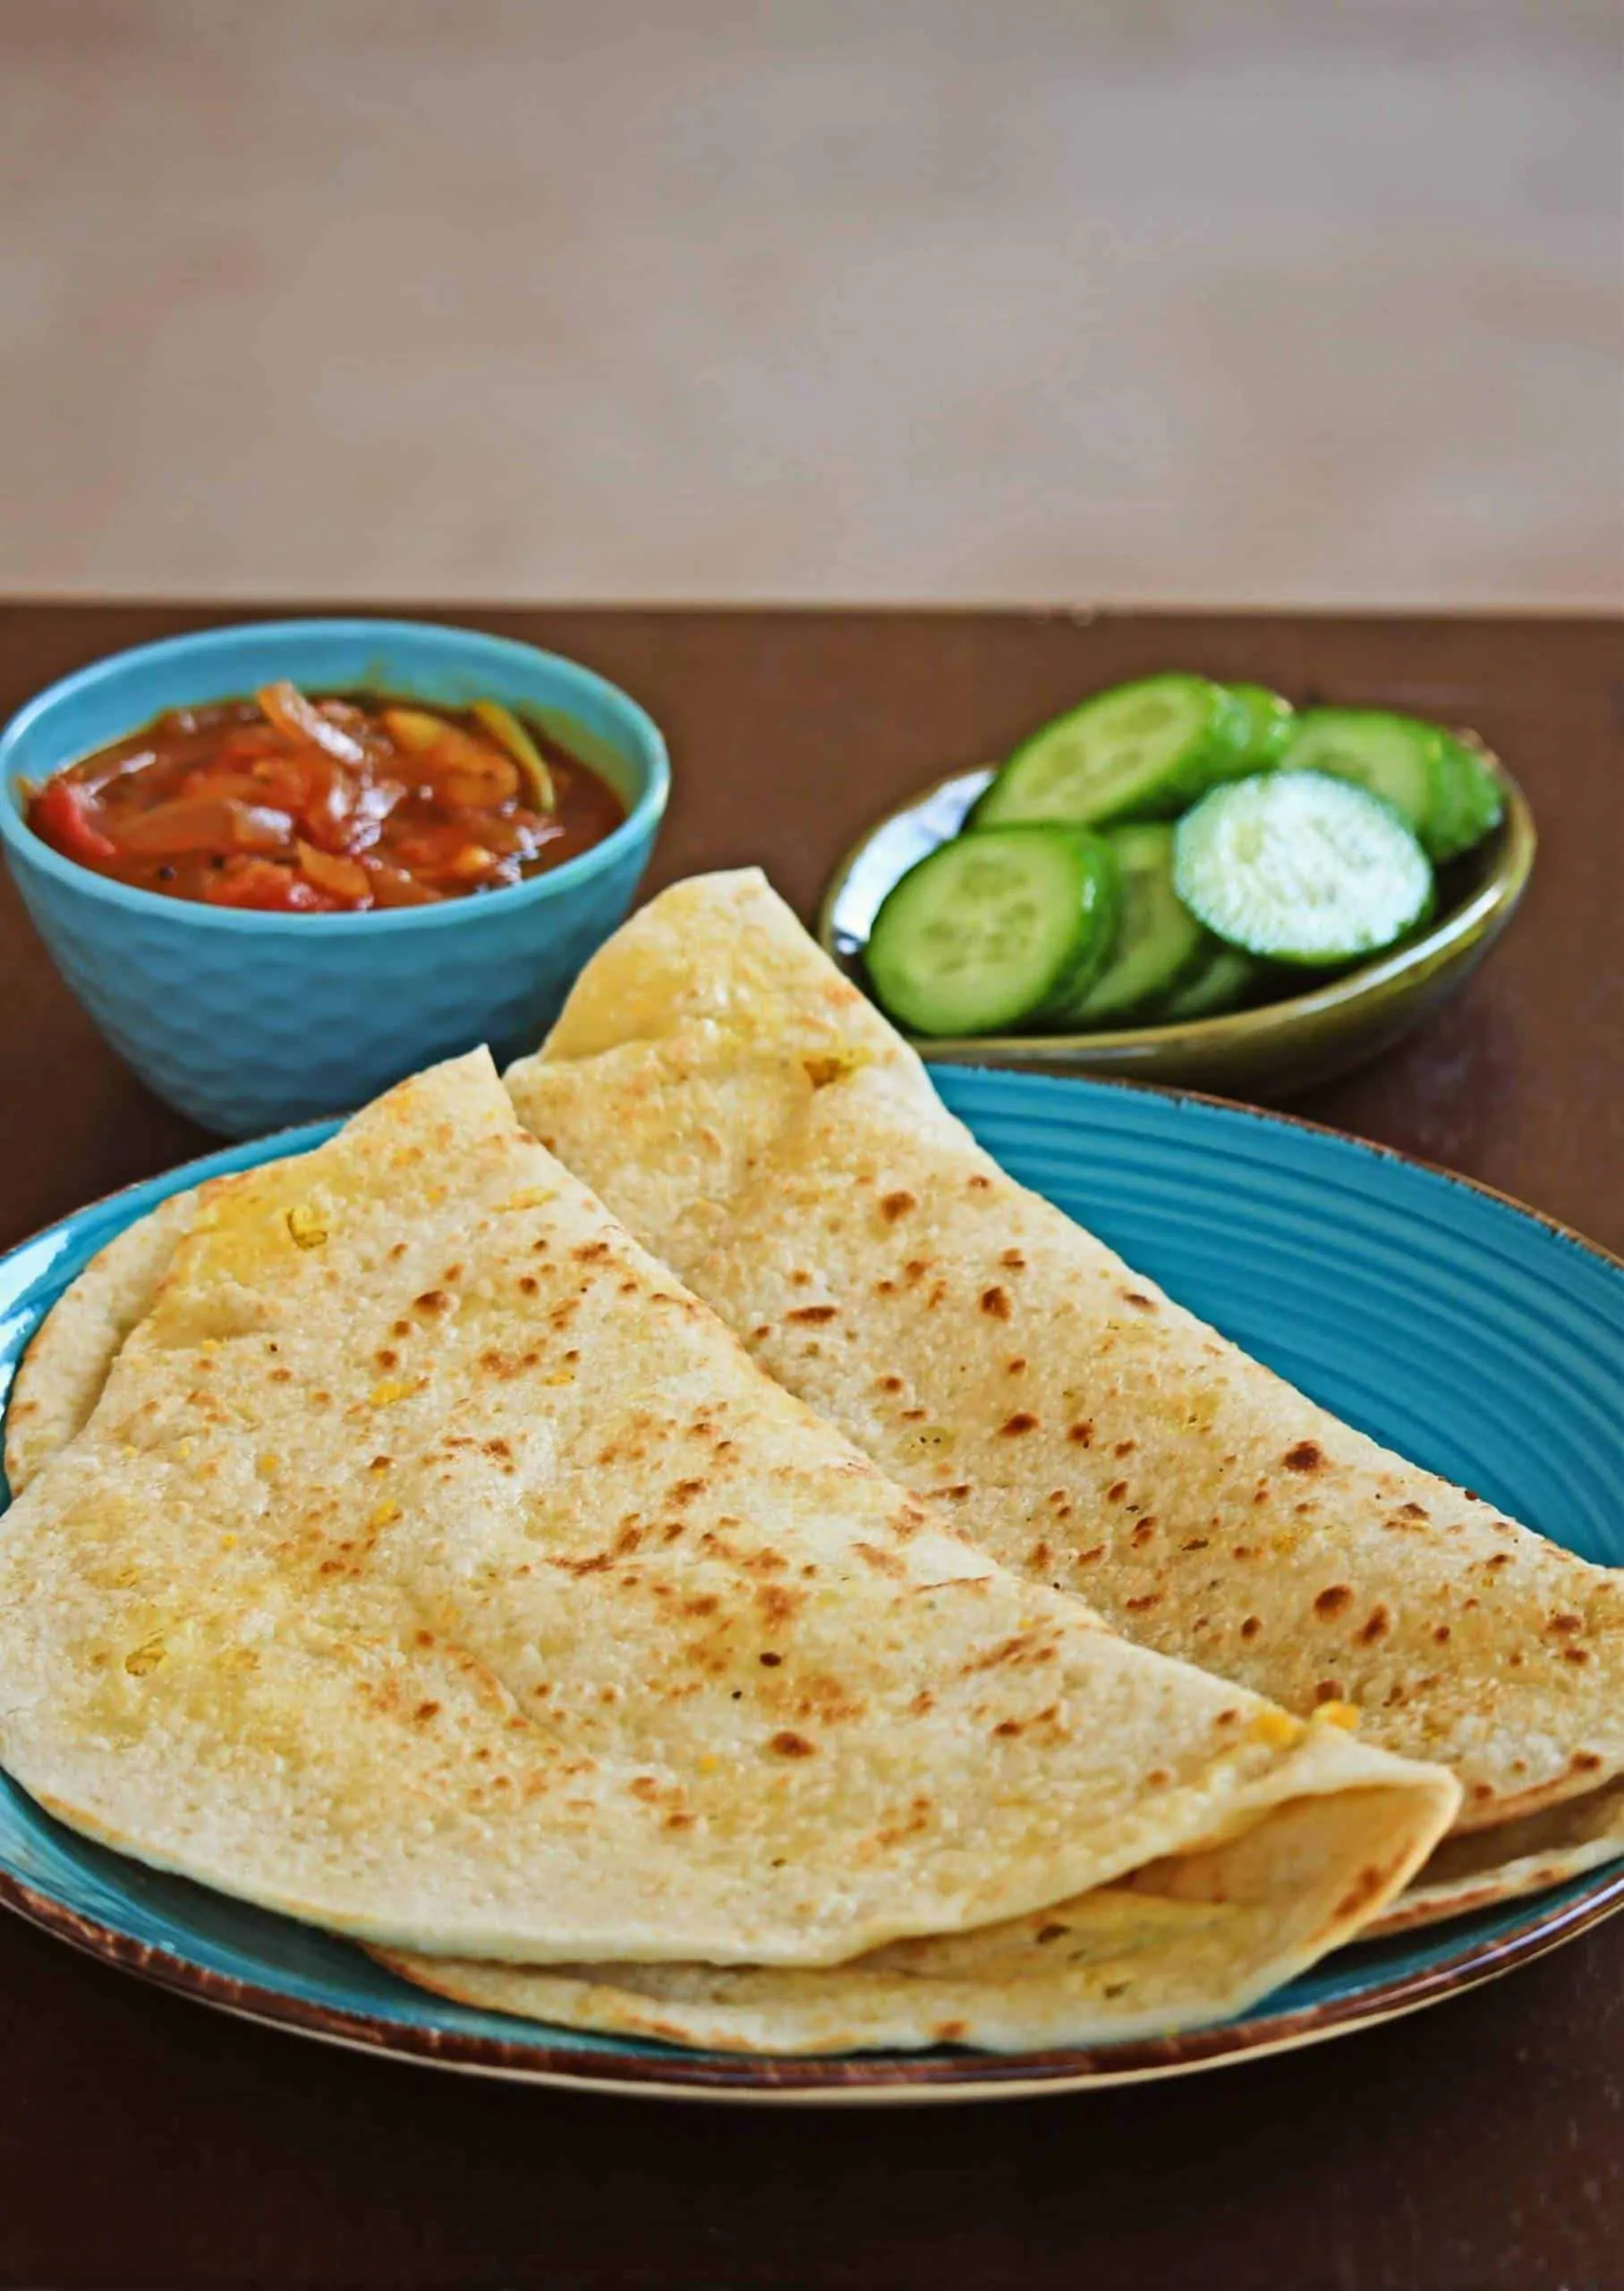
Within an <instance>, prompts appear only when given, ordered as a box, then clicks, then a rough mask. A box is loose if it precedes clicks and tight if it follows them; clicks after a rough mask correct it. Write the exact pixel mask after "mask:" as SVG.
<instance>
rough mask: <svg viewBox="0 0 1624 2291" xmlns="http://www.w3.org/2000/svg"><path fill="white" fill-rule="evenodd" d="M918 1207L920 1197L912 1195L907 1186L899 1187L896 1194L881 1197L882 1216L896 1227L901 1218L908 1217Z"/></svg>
mask: <svg viewBox="0 0 1624 2291" xmlns="http://www.w3.org/2000/svg"><path fill="white" fill-rule="evenodd" d="M918 1206H919V1198H918V1196H917V1195H916V1194H912V1193H910V1192H909V1191H908V1189H907V1188H906V1186H898V1187H897V1190H896V1192H895V1193H882V1194H881V1195H880V1215H881V1216H882V1217H883V1218H884V1219H885V1220H886V1222H887V1223H888V1224H891V1225H894V1224H895V1223H896V1222H897V1219H898V1218H899V1217H906V1215H907V1214H908V1212H909V1210H910V1209H917V1208H918Z"/></svg>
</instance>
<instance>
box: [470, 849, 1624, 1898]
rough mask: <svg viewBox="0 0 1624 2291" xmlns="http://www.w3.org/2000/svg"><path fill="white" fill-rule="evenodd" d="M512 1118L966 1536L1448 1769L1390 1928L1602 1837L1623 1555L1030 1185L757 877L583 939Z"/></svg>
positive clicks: (1614, 1794)
mask: <svg viewBox="0 0 1624 2291" xmlns="http://www.w3.org/2000/svg"><path fill="white" fill-rule="evenodd" d="M507 1080H508V1086H509V1088H510V1089H511V1091H512V1093H513V1096H514V1103H515V1104H516V1105H517V1107H518V1109H519V1112H520V1115H521V1117H522V1119H523V1120H525V1121H526V1122H527V1123H528V1124H529V1125H530V1127H531V1128H532V1129H534V1130H535V1131H536V1132H537V1134H538V1135H539V1136H540V1137H543V1138H544V1139H546V1140H547V1141H548V1144H549V1145H551V1146H552V1147H553V1148H554V1150H555V1151H556V1152H557V1154H558V1155H559V1156H560V1158H561V1159H562V1160H563V1161H564V1162H565V1163H567V1164H568V1166H569V1167H570V1168H572V1169H573V1170H574V1171H577V1172H578V1173H579V1174H580V1175H581V1176H582V1177H583V1178H584V1179H585V1180H587V1182H588V1183H589V1184H590V1185H591V1186H592V1187H594V1188H596V1189H597V1190H598V1191H599V1193H600V1194H601V1195H602V1196H603V1197H604V1199H605V1200H606V1201H607V1202H608V1204H609V1205H610V1206H611V1208H613V1209H614V1211H615V1212H616V1214H617V1215H618V1216H620V1217H622V1218H623V1219H624V1220H625V1222H626V1223H627V1225H628V1226H630V1228H631V1230H632V1231H633V1232H634V1233H636V1234H637V1235H638V1237H639V1239H642V1241H643V1242H644V1243H645V1244H646V1245H647V1246H648V1247H649V1248H650V1249H652V1250H653V1251H654V1252H655V1253H656V1254H657V1255H658V1256H660V1257H662V1258H663V1259H664V1260H665V1262H666V1263H667V1264H668V1265H672V1266H673V1267H674V1269H675V1270H676V1272H677V1273H680V1275H681V1276H682V1278H683V1279H684V1281H686V1282H689V1284H690V1285H691V1286H692V1287H693V1289H695V1290H697V1291H698V1293H699V1294H700V1295H701V1296H702V1297H704V1298H705V1299H707V1301H708V1302H709V1303H710V1304H711V1305H713V1306H714V1307H716V1309H717V1310H718V1312H719V1313H720V1314H721V1315H722V1316H723V1317H724V1318H725V1319H726V1320H727V1321H729V1322H731V1324H733V1326H734V1327H735V1328H736V1329H737V1330H738V1331H739V1333H740V1334H741V1335H742V1336H744V1339H745V1340H746V1341H747V1342H748V1344H749V1345H750V1348H751V1350H752V1353H753V1354H754V1356H755V1358H757V1359H758V1360H759V1361H760V1362H761V1364H762V1366H763V1367H766V1368H768V1369H769V1370H770V1372H771V1373H772V1375H774V1376H775V1377H776V1378H778V1380H779V1381H780V1382H781V1383H783V1384H786V1386H787V1387H788V1388H789V1390H791V1391H792V1392H798V1393H799V1394H800V1395H801V1396H802V1397H803V1398H804V1399H805V1400H807V1401H810V1402H811V1403H812V1406H813V1407H814V1408H816V1409H818V1410H820V1411H821V1413H822V1414H823V1415H825V1416H827V1417H828V1418H829V1419H830V1420H831V1421H832V1422H834V1423H837V1424H838V1425H839V1426H840V1427H841V1428H842V1429H843V1430H844V1431H845V1432H846V1434H847V1435H848V1436H849V1437H850V1438H852V1439H853V1440H854V1441H855V1443H856V1444H858V1446H860V1447H861V1448H863V1450H865V1452H867V1453H868V1454H870V1455H872V1457H874V1459H875V1460H876V1461H878V1462H879V1463H880V1465H881V1466H882V1468H883V1469H885V1470H887V1471H888V1472H889V1473H891V1474H892V1475H893V1476H894V1477H895V1478H897V1479H899V1480H902V1481H904V1482H905V1483H906V1485H908V1486H911V1487H912V1488H914V1490H915V1491H916V1492H917V1493H919V1494H921V1495H934V1496H937V1497H939V1498H940V1499H942V1500H943V1501H944V1502H945V1503H946V1504H947V1506H948V1508H949V1510H950V1512H951V1516H952V1517H953V1518H954V1519H955V1520H957V1522H958V1523H959V1525H960V1526H961V1527H962V1528H963V1529H965V1532H966V1533H967V1534H969V1535H970V1536H971V1537H973V1538H974V1541H975V1542H976V1543H977V1544H978V1545H979V1546H981V1547H982V1548H983V1549H984V1550H987V1551H990V1552H991V1553H993V1554H995V1555H996V1556H997V1557H999V1559H1001V1560H1002V1561H1004V1562H1005V1563H1006V1564H1007V1565H1008V1566H1010V1567H1012V1568H1016V1569H1019V1570H1022V1571H1025V1573H1027V1574H1029V1575H1031V1576H1033V1577H1034V1578H1036V1579H1038V1580H1042V1581H1045V1582H1050V1583H1054V1584H1058V1585H1060V1586H1062V1587H1063V1588H1066V1589H1067V1590H1069V1591H1074V1592H1076V1593H1079V1594H1080V1595H1081V1596H1082V1597H1084V1598H1085V1599H1087V1600H1088V1601H1090V1602H1091V1603H1092V1605H1093V1606H1095V1607H1096V1608H1097V1609H1098V1611H1099V1612H1100V1613H1101V1614H1102V1615H1104V1616H1105V1618H1106V1619H1107V1620H1108V1621H1109V1622H1111V1623H1112V1624H1114V1625H1115V1626H1116V1627H1117V1628H1118V1630H1120V1631H1124V1632H1127V1634H1129V1635H1130V1636H1132V1637H1134V1638H1135V1639H1138V1640H1140V1641H1141V1642H1142V1643H1143V1644H1144V1645H1146V1646H1150V1647H1153V1648H1157V1649H1159V1650H1160V1651H1161V1652H1162V1653H1164V1654H1169V1655H1177V1656H1181V1657H1185V1658H1186V1660H1188V1661H1190V1662H1194V1663H1199V1664H1201V1665H1203V1666H1204V1667H1206V1668H1209V1669H1211V1670H1212V1671H1214V1672H1216V1673H1218V1674H1220V1675H1221V1676H1223V1677H1225V1678H1229V1679H1232V1680H1235V1681H1237V1682H1240V1683H1243V1684H1245V1685H1246V1686H1248V1687H1250V1688H1252V1689H1253V1690H1254V1691H1256V1692H1257V1693H1260V1694H1264V1695H1267V1696H1269V1697H1271V1699H1274V1700H1276V1701H1279V1702H1280V1703H1281V1704H1283V1705H1284V1706H1285V1707H1286V1708H1288V1709H1290V1710H1294V1711H1297V1712H1298V1713H1306V1712H1308V1711H1310V1710H1312V1709H1313V1708H1314V1707H1315V1705H1316V1703H1319V1702H1322V1701H1324V1700H1327V1699H1336V1700H1338V1701H1345V1702H1349V1703H1353V1704H1356V1705H1357V1706H1358V1708H1359V1709H1360V1710H1361V1711H1362V1713H1363V1714H1364V1731H1365V1735H1366V1736H1367V1738H1368V1739H1370V1740H1372V1741H1374V1742H1380V1743H1382V1745H1383V1746H1384V1747H1385V1748H1387V1749H1390V1750H1398V1751H1402V1752H1406V1753H1407V1754H1409V1755H1411V1756H1415V1757H1418V1758H1428V1759H1442V1760H1443V1761H1445V1762H1446V1763H1447V1764H1448V1765H1449V1766H1450V1767H1452V1769H1453V1770H1454V1772H1455V1773H1456V1774H1457V1775H1458V1777H1459V1779H1460V1781H1461V1783H1462V1784H1463V1787H1464V1790H1465V1793H1466V1795H1465V1799H1464V1801H1463V1805H1462V1809H1461V1814H1460V1818H1459V1823H1458V1828H1459V1830H1460V1831H1461V1832H1462V1833H1466V1835H1459V1836H1458V1837H1455V1838H1453V1839H1451V1840H1450V1844H1449V1845H1448V1847H1447V1848H1446V1849H1445V1851H1444V1852H1442V1853H1441V1855H1440V1857H1439V1858H1438V1860H1437V1861H1436V1862H1435V1864H1434V1865H1433V1867H1432V1868H1431V1869H1429V1870H1428V1871H1427V1872H1425V1873H1424V1877H1423V1879H1422V1881H1421V1884H1420V1886H1418V1887H1417V1888H1416V1890H1415V1891H1414V1892H1413V1893H1412V1894H1411V1895H1410V1896H1409V1897H1408V1899H1407V1901H1406V1903H1404V1904H1403V1905H1402V1907H1401V1908H1400V1909H1399V1910H1397V1911H1396V1912H1395V1917H1396V1918H1397V1919H1398V1920H1399V1921H1403V1922H1416V1921H1421V1920H1422V1919H1424V1918H1425V1917H1427V1916H1431V1915H1437V1914H1442V1913H1447V1912H1450V1911H1452V1910H1455V1909H1457V1908H1460V1907H1467V1906H1477V1905H1479V1904H1480V1903H1484V1902H1486V1901H1490V1900H1494V1899H1497V1898H1502V1897H1504V1896H1506V1895H1509V1894H1512V1893H1516V1892H1519V1891H1524V1890H1526V1889H1528V1888H1530V1887H1532V1886H1538V1885H1543V1884H1549V1883H1552V1882H1553V1881H1554V1880H1555V1879H1556V1878H1560V1877H1564V1876H1568V1875H1570V1874H1572V1873H1573V1872H1574V1871H1576V1870H1578V1869H1585V1868H1587V1867H1591V1866H1594V1864H1596V1863H1598V1862H1600V1861H1604V1860H1607V1859H1609V1858H1611V1856H1613V1855H1616V1854H1618V1853H1620V1852H1624V1782H1621V1781H1620V1775H1621V1772H1624V1580H1620V1576H1619V1574H1618V1573H1617V1572H1616V1571H1611V1570H1609V1569H1605V1568H1602V1567H1597V1566H1593V1565H1590V1564H1588V1563H1586V1562H1585V1561H1583V1560H1580V1559H1577V1558H1576V1557H1574V1556H1573V1555H1571V1554H1569V1553H1567V1552H1564V1551H1562V1550H1560V1548H1559V1547H1558V1546H1555V1545H1554V1544H1552V1543H1549V1542H1547V1541H1546V1540H1544V1539H1543V1537H1539V1536H1537V1535H1535V1534H1532V1533H1531V1532H1530V1531H1529V1530H1527V1529H1525V1528H1522V1527H1519V1526H1518V1525H1517V1524H1515V1523H1514V1522H1512V1521H1510V1520H1506V1519H1504V1518H1502V1517H1501V1515H1500V1514H1499V1513H1498V1512H1495V1511H1494V1510H1493V1508H1492V1506H1491V1505H1489V1504H1487V1503H1480V1502H1477V1501H1476V1500H1475V1499H1474V1498H1472V1497H1471V1496H1469V1495H1466V1494H1464V1493H1463V1492H1462V1490H1460V1489H1459V1488H1458V1487H1454V1486H1449V1485H1448V1484H1447V1483H1445V1482H1444V1481H1442V1480H1441V1479H1438V1478H1434V1477H1433V1475H1432V1474H1430V1473H1428V1472H1424V1471H1421V1470H1419V1469H1416V1467H1415V1466H1414V1465H1412V1464H1409V1463H1407V1462H1405V1461H1404V1460H1403V1459H1402V1458H1401V1457H1399V1456H1396V1455H1393V1454H1390V1453H1389V1452H1387V1451H1385V1450H1384V1449H1382V1448H1381V1447H1379V1446H1378V1445H1377V1444H1376V1443H1375V1442H1374V1441H1373V1440H1370V1439H1367V1438H1365V1436H1364V1435H1362V1434H1360V1433H1357V1432H1355V1431H1352V1430H1350V1429H1349V1428H1348V1427H1347V1426H1346V1425H1344V1424H1342V1423H1340V1422H1339V1421H1338V1420H1337V1419H1336V1418H1334V1417H1332V1416H1330V1415H1328V1414H1327V1413H1326V1412H1325V1411H1324V1410H1322V1409H1320V1408H1317V1407H1315V1406H1314V1403H1313V1402H1312V1401H1309V1400H1306V1399H1305V1398H1304V1397H1303V1395H1302V1394H1301V1393H1299V1392H1295V1391H1293V1390H1292V1389H1291V1387H1290V1386H1289V1385H1288V1384H1285V1383H1283V1382H1282V1381H1281V1380H1280V1378H1279V1377H1278V1376H1276V1375H1272V1374H1271V1373H1270V1371H1268V1370H1267V1369H1265V1368H1263V1367H1261V1366H1260V1365H1259V1364H1258V1363H1257V1362H1255V1361H1254V1360H1251V1359H1249V1358H1247V1357H1246V1355H1245V1354H1243V1353H1241V1352H1239V1351H1238V1350H1236V1348H1235V1347H1234V1346H1233V1345H1230V1344H1228V1343H1226V1342H1225V1341H1223V1340H1222V1339H1221V1338H1220V1336H1219V1335H1217V1334H1216V1333H1215V1332H1214V1331H1213V1330H1212V1329H1211V1328H1208V1327H1205V1326H1203V1324H1202V1323H1201V1322H1199V1321H1197V1320H1196V1319H1195V1318H1194V1317H1193V1316H1191V1315H1190V1314H1188V1313H1186V1312H1185V1311H1183V1310H1182V1309H1181V1308H1180V1307H1178V1305H1177V1304H1175V1303H1173V1302H1172V1301H1171V1300H1170V1299H1169V1298H1167V1297H1166V1296H1164V1295H1163V1294H1162V1292H1161V1290H1160V1289H1158V1288H1157V1287H1156V1286H1155V1284H1154V1283H1153V1282H1150V1281H1147V1280H1145V1279H1144V1278H1143V1277H1142V1276H1140V1275H1138V1274H1136V1273H1134V1272H1132V1271H1131V1270H1130V1268H1129V1267H1128V1266H1127V1265H1124V1264H1123V1263H1122V1261H1121V1260H1120V1259H1119V1258H1118V1257H1117V1256H1115V1255H1113V1253H1112V1252H1111V1251H1110V1249H1108V1248H1106V1247H1105V1246H1104V1245H1103V1244H1102V1243H1101V1242H1100V1241H1099V1240H1097V1239H1094V1237H1093V1235H1092V1234H1090V1233H1088V1232H1086V1231H1084V1230H1083V1229H1082V1228H1081V1227H1080V1226H1078V1225H1076V1223H1074V1222H1072V1221H1071V1220H1070V1219H1069V1218H1067V1217H1066V1216H1064V1215H1062V1214H1060V1212H1059V1211H1058V1210H1056V1209H1054V1208H1053V1207H1052V1206H1050V1205H1049V1204H1047V1203H1045V1202H1043V1201H1042V1200H1041V1199H1040V1198H1039V1197H1037V1196H1036V1195H1035V1194H1033V1193H1030V1192H1028V1191H1026V1190H1025V1188H1022V1187H1020V1186H1017V1185H1016V1184H1014V1183H1013V1182H1012V1181H1011V1180H1009V1179H1008V1177H1006V1176H1005V1174H1004V1173H1003V1171H1001V1170H999V1168H998V1166H997V1165H996V1163H993V1162H992V1161H991V1160H990V1159H989V1157H988V1156H987V1155H986V1154H983V1153H982V1151H981V1150H980V1148H979V1147H978V1146H976V1145H975V1143H974V1139H973V1138H972V1137H970V1135H969V1132H968V1131H967V1130H966V1129H965V1128H964V1127H963V1126H962V1125H961V1124H960V1123H959V1122H957V1121H956V1120H953V1119H952V1117H951V1116H950V1115H949V1114H948V1112H947V1111H946V1109H945V1108H944V1107H943V1106H942V1104H941V1103H940V1100H939V1099H938V1097H937V1095H936V1094H935V1092H934V1090H933V1089H932V1088H931V1084H930V1081H929V1079H928V1077H927V1076H926V1074H925V1071H924V1069H923V1066H922V1065H921V1064H920V1062H919V1060H918V1059H917V1058H915V1056H914V1053H913V1052H912V1051H911V1050H910V1049H909V1048H908V1047H907V1046H906V1043H903V1041H902V1040H901V1038H900V1037H899V1036H898V1035H897V1034H896V1033H895V1032H894V1030H893V1029H892V1028H891V1027H890V1026H889V1025H888V1024H887V1022H886V1020H885V1019H884V1018H882V1017H881V1016H880V1013H879V1011H877V1010H876V1009H874V1008H873V1007H872V1005H871V1004H870V1003H869V1002H868V1001H865V1000H864V998H863V996H862V995H861V994H859V993H858V992H856V990H855V988H854V987H853V986H851V985H850V984H848V983H847V982H846V980H845V979H843V978H842V977H841V976H840V975H839V973H838V971H837V970H836V968H835V967H834V966H833V965H832V964H831V963H830V962H829V960H828V959H827V958H825V956H824V955H823V954H822V953H821V950H819V949H818V948H817V947H816V946H815V945H814V944H813V942H812V941H811V940H810V939H809V938H808V937H807V935H806V933H804V932H803V930H802V929H801V927H800V925H799V924H798V923H797V922H796V921H795V917H794V916H793V915H792V914H791V913H790V911H789V909H788V908H787V907H786V906H785V905H784V904H783V903H782V901H781V900H779V899H778V898H776V897H775V896H774V894H773V893H772V891H771V890H769V887H768V885H767V883H766V882H765V881H764V880H763V878H762V877H761V875H760V874H758V873H754V872H751V873H737V874H729V875H712V876H701V877H699V878H697V879H695V880H693V881H688V882H684V883H681V884H678V885H677V886H676V888H675V889H673V890H668V891H667V892H665V893H664V894H663V895H662V896H661V897H660V898H659V899H656V900H655V901H654V902H653V903H652V904H651V905H650V907H647V908H645V909H644V910H643V911H642V913H641V914H640V915H639V916H635V917H634V918H633V921H632V922H630V923H629V924H626V925H625V928H624V929H623V930H622V931H620V932H619V933H617V935H616V937H615V938H614V939H612V940H611V941H609V942H608V945H607V946H606V947H605V948H604V949H603V950H601V951H600V952H599V955H598V956H597V957H596V958H595V959H594V960H593V961H592V962H591V963H590V964H589V965H588V967H587V968H586V970H585V971H584V972H583V974H582V977H581V979H580V980H579V982H578V983H577V985H576V987H575V990H574V994H573V995H572V996H571V999H570V1001H569V1003H568V1005H567V1007H566V1009H565V1012H564V1015H563V1017H562V1018H561V1019H560V1020H559V1023H558V1025H557V1028H556V1030H555V1031H554V1033H553V1035H552V1037H551V1039H550V1040H549V1041H548V1043H547V1045H546V1047H545V1049H544V1051H543V1052H541V1054H540V1056H538V1057H535V1058H531V1059H527V1060H523V1061H522V1062H521V1063H520V1064H519V1065H518V1066H516V1067H514V1069H512V1070H511V1071H510V1073H509V1075H508V1077H507Z"/></svg>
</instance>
